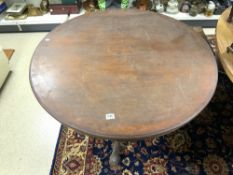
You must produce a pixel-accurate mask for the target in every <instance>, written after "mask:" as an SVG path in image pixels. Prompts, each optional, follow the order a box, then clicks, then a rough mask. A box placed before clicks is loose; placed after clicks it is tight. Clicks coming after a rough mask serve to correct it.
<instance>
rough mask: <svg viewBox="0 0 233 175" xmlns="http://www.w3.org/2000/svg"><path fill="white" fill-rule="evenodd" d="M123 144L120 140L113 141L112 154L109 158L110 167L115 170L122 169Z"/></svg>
mask: <svg viewBox="0 0 233 175" xmlns="http://www.w3.org/2000/svg"><path fill="white" fill-rule="evenodd" d="M120 147H121V145H120V142H119V141H116V140H115V141H113V142H112V154H111V156H110V158H109V165H110V168H111V169H113V170H119V169H121V167H120V161H121V158H120V151H121V148H120Z"/></svg>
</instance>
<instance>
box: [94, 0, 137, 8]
mask: <svg viewBox="0 0 233 175" xmlns="http://www.w3.org/2000/svg"><path fill="white" fill-rule="evenodd" d="M130 5H132V2H131V4H130ZM128 6H129V0H98V7H99V9H100V10H105V9H107V8H111V7H113V8H122V9H127V8H128Z"/></svg>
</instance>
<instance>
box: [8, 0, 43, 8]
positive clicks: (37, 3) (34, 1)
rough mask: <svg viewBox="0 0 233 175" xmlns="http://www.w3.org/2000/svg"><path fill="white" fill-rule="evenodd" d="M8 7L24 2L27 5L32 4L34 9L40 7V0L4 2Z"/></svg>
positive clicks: (11, 0) (9, 0)
mask: <svg viewBox="0 0 233 175" xmlns="http://www.w3.org/2000/svg"><path fill="white" fill-rule="evenodd" d="M5 2H6V4H7V5H8V7H9V6H10V5H11V4H12V3H14V2H26V3H27V4H33V5H34V6H36V7H39V6H40V2H41V0H5Z"/></svg>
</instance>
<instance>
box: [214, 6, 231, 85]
mask: <svg viewBox="0 0 233 175" xmlns="http://www.w3.org/2000/svg"><path fill="white" fill-rule="evenodd" d="M230 11H231V7H229V8H227V9H226V10H225V11H224V12H223V13H222V15H221V16H220V18H219V19H218V24H217V27H216V40H217V48H218V55H219V58H220V61H221V63H222V66H223V68H224V70H225V72H226V73H227V75H228V77H229V78H230V80H231V81H232V82H233V53H227V47H228V46H230V45H231V44H232V43H233V22H230V23H229V22H227V19H228V17H229V14H230Z"/></svg>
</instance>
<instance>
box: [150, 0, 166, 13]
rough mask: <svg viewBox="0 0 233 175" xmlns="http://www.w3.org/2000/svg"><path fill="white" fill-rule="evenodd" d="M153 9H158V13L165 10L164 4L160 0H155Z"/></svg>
mask: <svg viewBox="0 0 233 175" xmlns="http://www.w3.org/2000/svg"><path fill="white" fill-rule="evenodd" d="M151 11H156V12H158V13H162V12H164V5H163V4H162V3H161V2H160V0H153V1H152V7H151Z"/></svg>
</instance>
